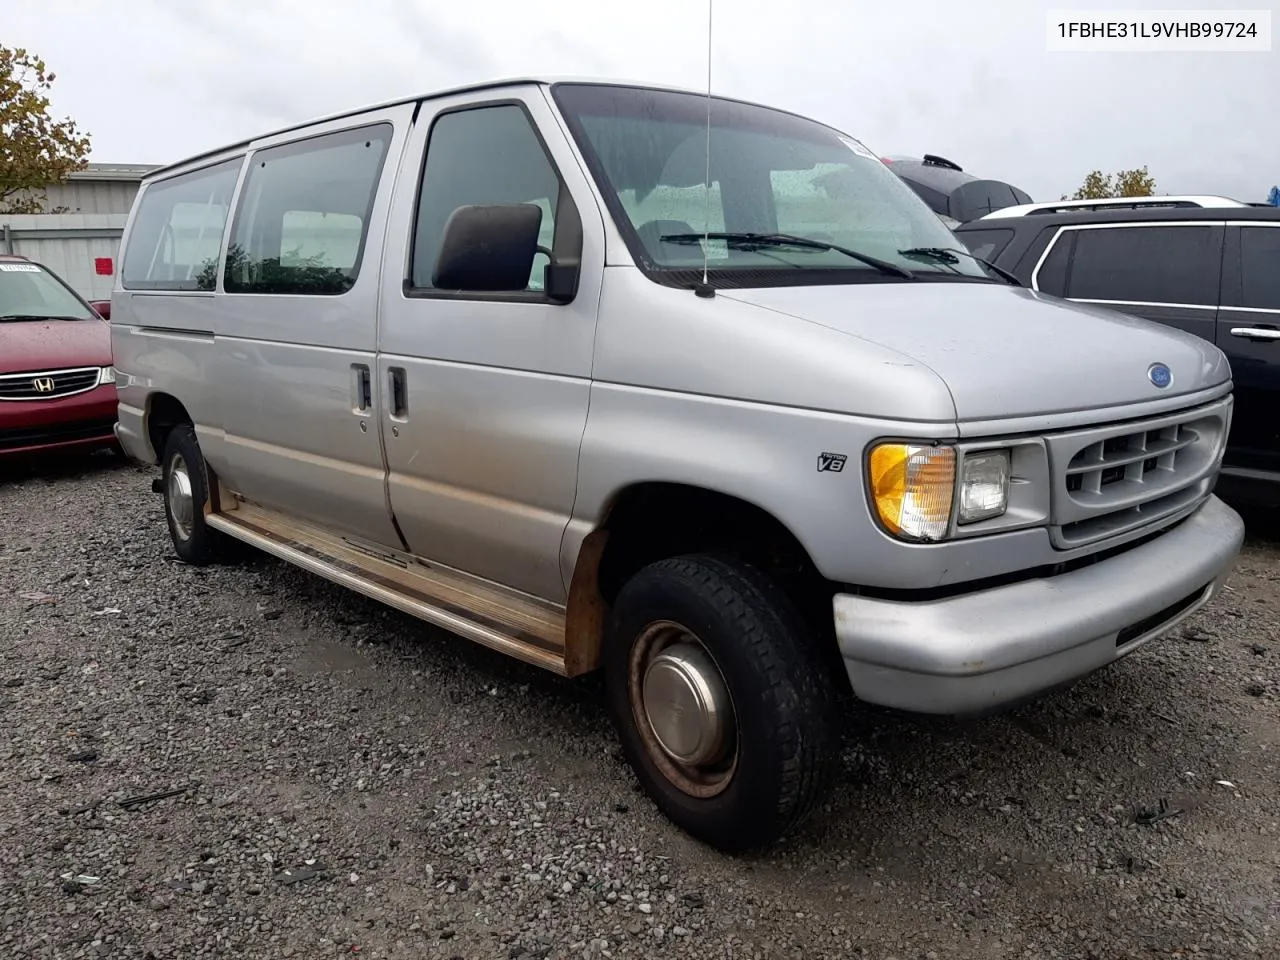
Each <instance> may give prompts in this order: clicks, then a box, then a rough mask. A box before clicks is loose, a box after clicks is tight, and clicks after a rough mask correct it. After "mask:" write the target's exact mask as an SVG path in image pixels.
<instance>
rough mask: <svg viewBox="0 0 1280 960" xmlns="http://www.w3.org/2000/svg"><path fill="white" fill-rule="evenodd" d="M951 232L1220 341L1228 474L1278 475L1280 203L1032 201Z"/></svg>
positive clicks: (1032, 280) (1033, 278) (1130, 309)
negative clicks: (1229, 392) (1228, 384)
mask: <svg viewBox="0 0 1280 960" xmlns="http://www.w3.org/2000/svg"><path fill="white" fill-rule="evenodd" d="M955 234H956V236H957V237H959V238H960V239H961V240H962V241H963V242H964V244H965V246H966V247H967V248H968V249H969V251H970V252H971V253H973V254H974V255H975V256H979V257H983V258H984V259H987V260H990V261H991V262H993V263H994V264H996V265H997V266H1000V267H1003V268H1004V269H1005V270H1008V271H1009V272H1010V273H1012V274H1014V275H1015V276H1016V277H1017V278H1018V279H1019V280H1020V281H1022V282H1023V283H1024V284H1025V285H1027V286H1028V287H1031V288H1032V289H1034V290H1038V291H1041V292H1043V293H1048V294H1052V295H1054V296H1058V297H1065V298H1066V299H1068V300H1076V301H1080V302H1083V303H1090V304H1097V305H1100V306H1103V307H1109V308H1114V309H1116V310H1119V311H1121V312H1123V313H1127V314H1131V315H1134V316H1139V317H1144V318H1146V319H1148V320H1154V321H1156V322H1158V323H1164V324H1168V325H1169V326H1172V327H1178V328H1179V329H1181V330H1186V331H1188V332H1190V333H1194V334H1196V335H1197V336H1200V337H1203V338H1204V339H1206V340H1208V341H1210V342H1212V343H1214V344H1216V345H1217V347H1218V348H1219V349H1220V350H1222V352H1223V353H1225V354H1226V355H1227V358H1228V360H1229V361H1230V363H1231V372H1232V379H1233V381H1234V383H1235V397H1236V402H1235V410H1234V414H1233V418H1232V424H1231V433H1230V436H1229V437H1228V441H1227V452H1226V457H1225V460H1224V463H1223V471H1222V473H1223V476H1224V477H1227V478H1238V479H1245V480H1268V481H1272V482H1280V208H1276V207H1271V206H1265V205H1259V204H1249V203H1242V202H1240V201H1237V200H1229V199H1226V198H1222V197H1151V198H1146V199H1143V200H1123V201H1102V202H1094V203H1087V202H1085V203H1082V202H1066V203H1058V204H1049V203H1043V204H1026V205H1022V206H1017V207H1008V208H1005V209H1003V210H999V211H997V212H995V213H992V214H989V215H987V216H984V217H982V218H981V219H978V220H974V221H971V222H969V223H966V224H962V225H961V226H958V227H956V228H955ZM1098 349H1100V350H1105V349H1106V346H1105V344H1099V345H1098Z"/></svg>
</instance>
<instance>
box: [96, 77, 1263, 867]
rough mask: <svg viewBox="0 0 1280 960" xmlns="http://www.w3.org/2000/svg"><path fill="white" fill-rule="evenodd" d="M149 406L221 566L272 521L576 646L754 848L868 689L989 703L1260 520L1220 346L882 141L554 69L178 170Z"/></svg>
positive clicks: (151, 232)
mask: <svg viewBox="0 0 1280 960" xmlns="http://www.w3.org/2000/svg"><path fill="white" fill-rule="evenodd" d="M122 244H123V247H122V249H123V266H122V270H121V271H120V275H119V280H118V281H117V286H116V289H115V292H114V295H113V298H112V316H111V330H112V342H113V346H114V356H115V365H116V367H117V371H118V384H117V386H118V390H119V425H118V428H117V429H118V435H119V438H120V440H121V442H122V444H123V445H124V447H125V448H126V449H127V451H128V452H129V454H130V455H131V456H132V457H134V458H136V459H138V460H141V461H145V462H148V463H153V464H157V465H159V467H160V469H161V477H160V478H159V479H158V480H157V481H156V484H155V489H157V490H158V491H162V492H163V495H164V501H165V506H166V513H167V518H168V527H169V531H170V534H171V536H172V539H173V544H174V549H175V550H176V552H177V554H178V556H179V557H181V558H182V559H183V560H185V561H186V562H188V563H192V564H204V563H209V562H213V561H215V560H219V559H221V558H225V557H228V556H230V555H232V554H231V553H229V552H228V549H227V548H228V547H229V546H238V545H239V544H241V543H247V544H250V545H252V546H253V547H256V548H258V549H260V550H263V551H266V552H267V553H269V554H274V555H275V556H277V557H281V558H283V559H285V560H287V561H289V562H291V563H294V564H297V565H298V566H300V567H302V568H304V569H306V570H310V571H312V572H314V573H316V574H319V575H320V576H323V577H327V578H329V579H331V580H333V581H336V582H337V583H339V584H343V585H345V586H347V587H350V588H351V589H353V590H356V591H359V592H360V593H363V594H365V595H367V596H369V597H373V598H376V599H377V600H380V601H383V602H385V603H387V604H389V605H391V606H393V607H396V608H398V609H400V610H402V611H407V612H408V613H410V614H412V615H414V616H417V617H420V618H421V619H422V620H424V621H427V622H428V623H430V624H434V625H436V626H438V627H442V628H445V629H446V630H449V631H452V632H454V633H456V634H460V635H461V636H463V637H467V638H470V639H472V640H474V641H477V642H479V643H482V644H485V645H487V646H489V647H492V648H494V649H496V650H499V651H502V652H504V653H507V654H510V655H512V656H515V657H519V658H521V659H522V660H525V661H527V662H529V663H531V664H534V665H536V666H539V667H543V668H546V669H548V670H552V671H555V672H557V673H559V674H563V675H567V676H570V677H577V676H580V675H583V674H586V673H588V672H590V671H595V670H601V671H603V676H604V681H605V687H606V689H607V691H608V697H609V700H610V703H611V708H612V712H613V717H614V720H615V722H616V726H617V729H618V733H619V736H620V739H621V742H622V745H623V747H624V750H625V754H626V756H627V757H628V759H629V760H630V763H631V764H632V766H633V767H634V770H635V773H636V775H637V777H638V778H639V780H640V782H641V783H642V784H643V786H644V788H645V789H646V790H647V792H648V793H649V794H650V795H651V796H652V798H653V799H654V801H655V802H656V803H657V805H658V806H659V807H660V808H661V809H662V810H663V811H664V812H665V813H666V815H667V816H668V817H669V818H670V819H671V820H673V821H674V822H675V823H676V824H678V825H679V826H680V827H682V828H684V829H685V830H687V831H689V832H690V833H691V834H693V835H695V836H697V837H699V838H701V839H702V840H704V841H705V842H707V843H710V844H712V845H714V846H717V847H719V848H722V849H725V850H740V849H744V848H747V847H751V846H756V845H761V844H766V843H769V842H771V841H774V840H775V839H777V838H779V837H781V836H783V835H785V834H786V833H788V832H789V831H790V830H791V829H792V828H794V827H795V826H796V825H797V824H799V823H800V822H801V821H802V820H803V819H804V817H805V815H806V813H807V812H808V811H810V810H811V809H812V808H813V806H814V804H815V802H817V801H818V800H819V799H820V798H821V797H822V796H823V792H824V790H826V789H828V785H829V783H830V777H829V774H830V771H831V769H832V761H833V758H834V757H835V756H836V754H837V752H838V751H837V749H836V746H835V745H836V739H835V738H836V735H837V734H838V732H839V729H840V724H841V723H842V721H843V720H844V718H845V717H846V713H845V711H843V710H842V709H841V706H840V705H841V704H842V702H843V700H844V695H846V694H849V693H851V694H852V695H853V696H854V697H856V698H859V699H861V700H863V701H867V702H869V703H873V704H879V705H883V706H887V707H892V708H898V709H902V710H907V711H918V712H925V713H935V714H971V713H980V712H985V711H991V710H996V709H1000V708H1004V707H1008V706H1009V705H1012V704H1016V703H1019V702H1022V701H1024V700H1026V699H1027V698H1030V697H1034V696H1036V695H1038V694H1040V693H1043V692H1044V691H1047V690H1050V689H1053V688H1057V687H1060V686H1063V685H1065V684H1068V683H1070V682H1072V681H1074V680H1076V679H1078V678H1080V677H1083V676H1085V675H1087V674H1089V673H1091V672H1093V671H1095V670H1097V669H1098V668H1101V667H1104V666H1106V665H1107V664H1110V663H1112V662H1113V661H1115V660H1117V659H1118V658H1120V657H1123V656H1126V655H1127V654H1130V653H1132V652H1133V651H1135V650H1137V649H1139V648H1140V647H1142V646H1143V645H1144V644H1146V643H1147V642H1148V641H1149V640H1151V639H1152V638H1154V637H1157V636H1159V635H1160V634H1161V633H1163V632H1165V631H1167V630H1168V629H1169V628H1170V627H1171V626H1172V625H1173V624H1175V623H1177V622H1178V621H1180V620H1181V619H1183V618H1185V617H1187V616H1188V615H1190V614H1192V613H1194V612H1195V611H1196V610H1198V609H1200V608H1201V606H1202V605H1204V604H1205V603H1206V602H1208V601H1209V600H1210V598H1211V597H1213V595H1214V593H1215V591H1216V590H1218V589H1219V586H1220V584H1221V583H1222V581H1223V579H1224V578H1225V577H1226V576H1227V574H1228V572H1229V570H1230V569H1231V567H1232V564H1233V562H1234V558H1235V557H1236V555H1237V552H1238V550H1239V548H1240V545H1241V540H1242V533H1243V530H1242V524H1241V521H1240V519H1239V517H1238V516H1237V515H1236V514H1235V513H1234V512H1233V511H1232V510H1231V509H1229V508H1228V507H1227V506H1225V505H1224V504H1223V503H1222V502H1220V501H1219V500H1218V499H1217V498H1215V497H1214V496H1213V494H1212V490H1213V485H1214V482H1215V479H1216V477H1217V474H1218V471H1219V467H1220V464H1221V460H1222V455H1223V444H1224V440H1225V438H1226V436H1227V430H1228V427H1229V424H1230V420H1231V410H1232V394H1231V388H1232V384H1231V379H1230V372H1229V370H1228V366H1227V363H1226V361H1225V359H1224V357H1223V355H1222V353H1221V352H1220V351H1219V350H1218V349H1217V348H1216V347H1214V346H1213V345H1212V344H1210V343H1208V342H1206V341H1205V340H1203V339H1201V338H1198V337H1194V336H1190V335H1185V334H1182V333H1180V332H1177V331H1173V330H1168V329H1162V328H1160V327H1157V326H1156V325H1154V324H1151V323H1149V322H1147V321H1144V320H1139V319H1134V318H1130V317H1127V316H1124V315H1121V314H1117V313H1112V312H1109V311H1103V310H1099V309H1094V308H1090V307H1088V306H1084V305H1077V304H1070V303H1067V302H1065V301H1062V300H1059V299H1056V298H1053V297H1050V296H1045V295H1041V294H1037V293H1036V292H1033V291H1031V290H1028V289H1026V288H1025V287H1022V286H1020V285H1019V284H1017V283H1016V282H1011V281H1010V280H1009V279H1008V278H1006V277H1002V276H1001V275H1000V274H999V273H998V272H996V271H994V270H993V269H992V268H990V267H988V266H985V265H984V264H983V263H981V262H979V261H977V260H975V259H974V258H973V257H972V256H971V255H969V254H967V253H966V252H965V251H964V250H963V248H962V247H961V246H960V245H959V244H958V242H957V241H956V239H955V237H954V235H953V234H952V233H951V232H950V231H949V230H948V229H947V228H946V227H945V226H944V225H943V224H942V223H941V222H940V221H939V219H938V217H937V216H936V215H935V214H934V213H933V212H932V211H931V210H930V209H929V208H928V207H927V206H926V205H925V203H924V202H923V201H922V200H921V199H920V198H919V197H918V196H917V195H916V194H915V193H913V192H912V190H911V189H910V187H908V186H907V185H906V184H904V183H903V182H902V181H901V180H900V179H899V178H898V177H896V176H895V175H894V174H893V173H891V172H890V170H889V169H888V168H887V167H886V166H885V165H884V164H883V163H882V162H881V161H880V160H879V159H878V158H877V156H876V154H875V153H874V152H872V151H871V150H869V149H867V148H866V147H865V146H864V145H863V144H861V143H860V142H859V141H858V140H856V139H854V138H852V137H850V136H847V135H845V134H844V133H842V132H840V131H838V130H835V129H833V128H831V127H829V126H827V125H825V124H823V123H819V122H817V121H814V120H810V119H807V118H805V117H801V116H796V115H794V114H791V113H787V112H783V111H781V110H776V109H770V108H768V107H765V106H758V105H754V104H750V103H743V102H738V101H735V100H731V99H726V98H722V97H707V96H705V95H702V94H696V93H689V92H683V91H679V90H670V89H659V88H653V87H646V86H635V85H624V84H608V83H599V82H590V83H587V82H569V81H564V82H560V81H551V80H524V81H512V82H501V83H492V84H487V85H481V86H473V87H468V88H466V89H459V90H452V91H448V92H444V93H438V94H434V95H430V96H424V97H413V98H409V99H405V100H401V101H397V102H394V103H388V104H384V105H382V106H375V107H369V108H367V109H363V110H358V111H353V112H350V113H344V114H341V115H338V116H333V117H330V118H328V119H323V120H318V121H315V122H312V123H307V124H303V125H300V126H296V127H291V128H289V129H286V130H280V131H276V132H274V133H269V134H266V135H264V136H262V137H259V138H256V139H253V140H250V141H246V142H243V143H237V144H233V145H231V146H229V147H225V148H223V149H220V150H215V151H211V152H209V153H206V154H203V155H200V156H197V157H192V158H190V159H188V160H186V161H183V162H182V163H179V164H176V165H173V166H170V167H167V168H165V169H161V170H157V171H154V172H152V173H150V174H149V175H148V177H147V179H146V181H145V182H144V184H143V186H142V189H141V191H140V192H139V194H138V197H137V200H136V201H135V204H134V208H133V211H132V213H131V215H130V218H129V222H128V225H127V227H126V230H125V234H124V237H123V240H122Z"/></svg>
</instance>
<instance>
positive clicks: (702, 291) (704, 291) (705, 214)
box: [694, 0, 716, 297]
mask: <svg viewBox="0 0 1280 960" xmlns="http://www.w3.org/2000/svg"><path fill="white" fill-rule="evenodd" d="M714 6H715V0H707V144H706V146H707V178H706V182H705V183H704V184H703V187H702V194H703V209H702V283H701V284H700V285H698V286H697V287H696V288H695V290H694V292H695V293H696V294H697V295H698V296H700V297H714V296H715V295H716V292H715V290H714V289H713V288H712V286H711V284H710V283H709V282H708V279H707V266H708V264H707V243H708V242H709V241H710V235H711V26H712V12H713V8H714Z"/></svg>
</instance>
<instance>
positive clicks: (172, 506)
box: [165, 454, 195, 540]
mask: <svg viewBox="0 0 1280 960" xmlns="http://www.w3.org/2000/svg"><path fill="white" fill-rule="evenodd" d="M165 499H166V500H167V501H168V503H169V517H170V518H171V519H172V520H173V528H174V530H176V531H177V533H178V536H179V537H181V538H182V539H183V540H190V539H191V528H192V523H193V522H194V519H195V498H194V497H193V496H192V495H191V472H190V471H189V470H188V469H187V461H186V460H185V459H183V457H182V455H181V454H178V455H177V456H175V457H174V458H173V462H172V463H170V464H169V486H168V491H167V496H166V497H165Z"/></svg>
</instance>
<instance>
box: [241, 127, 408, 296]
mask: <svg viewBox="0 0 1280 960" xmlns="http://www.w3.org/2000/svg"><path fill="white" fill-rule="evenodd" d="M391 134H392V129H391V125H390V124H387V123H383V124H378V125H377V126H373V127H364V128H361V129H357V130H344V131H342V132H341V133H333V134H327V135H325V136H322V137H312V138H310V139H308V140H300V141H298V142H296V143H289V144H284V145H283V146H279V147H272V148H271V149H269V150H263V151H261V152H259V153H255V154H254V155H253V157H252V158H251V159H250V161H249V172H248V175H247V176H246V178H245V184H244V188H243V190H242V191H241V193H240V199H239V201H238V202H237V204H236V216H235V225H234V226H233V227H232V230H231V247H230V249H229V250H228V251H227V270H226V277H225V278H224V283H225V286H226V289H227V291H228V292H230V293H294V294H306V293H310V294H339V293H345V292H346V291H347V290H350V289H351V287H352V286H353V285H354V284H355V282H356V277H357V276H359V273H360V261H361V256H362V254H363V252H364V246H365V241H366V238H367V236H368V231H369V212H370V211H371V210H372V209H373V200H374V197H375V196H376V194H377V190H378V180H379V177H380V175H381V173H382V165H383V161H384V159H385V158H386V155H387V145H388V143H389V142H390V140H391Z"/></svg>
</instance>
